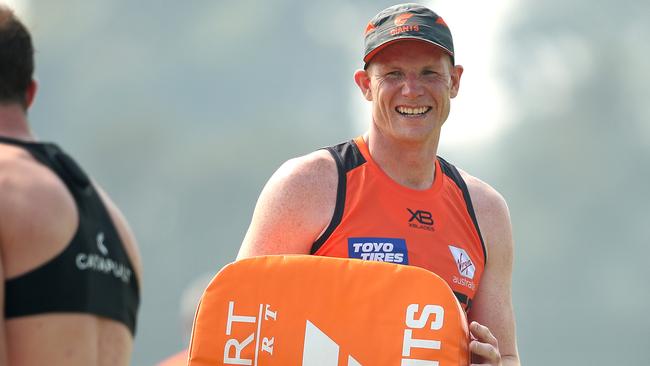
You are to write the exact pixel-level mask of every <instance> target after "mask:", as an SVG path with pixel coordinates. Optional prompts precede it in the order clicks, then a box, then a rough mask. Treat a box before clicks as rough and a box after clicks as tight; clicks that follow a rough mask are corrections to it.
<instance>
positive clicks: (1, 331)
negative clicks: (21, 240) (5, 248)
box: [0, 227, 7, 366]
mask: <svg viewBox="0 0 650 366" xmlns="http://www.w3.org/2000/svg"><path fill="white" fill-rule="evenodd" d="M0 230H2V227H0ZM2 261H3V257H2V242H0V275H2V282H0V311H2V317H0V366H5V365H6V364H7V335H6V330H5V277H4V269H3V266H2Z"/></svg>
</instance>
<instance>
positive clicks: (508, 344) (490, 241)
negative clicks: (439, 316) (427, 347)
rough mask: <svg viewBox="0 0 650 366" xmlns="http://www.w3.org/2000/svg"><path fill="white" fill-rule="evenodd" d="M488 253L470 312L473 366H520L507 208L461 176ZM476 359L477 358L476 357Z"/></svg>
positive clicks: (497, 197) (471, 179)
mask: <svg viewBox="0 0 650 366" xmlns="http://www.w3.org/2000/svg"><path fill="white" fill-rule="evenodd" d="M463 178H465V181H466V182H467V185H468V188H469V190H470V194H471V196H472V201H473V202H472V203H473V205H474V210H475V212H476V216H477V220H478V222H479V227H480V228H481V233H482V235H483V239H484V241H485V246H486V249H487V256H488V259H487V264H486V267H485V271H484V272H483V276H482V278H481V283H480V285H479V288H478V292H477V294H476V297H475V299H474V303H473V305H472V309H471V311H470V313H469V314H468V315H469V320H470V322H471V324H470V332H471V334H472V338H473V339H474V341H472V342H471V344H470V351H471V352H472V354H473V361H474V362H479V361H480V362H483V363H485V364H489V365H504V366H507V365H513V366H514V365H519V364H520V363H519V354H518V351H517V340H516V334H515V317H514V311H513V307H512V291H511V288H512V264H513V239H512V225H511V223H510V214H509V212H508V206H507V205H506V202H505V200H504V199H503V197H502V196H501V195H500V194H499V193H498V192H497V191H496V190H494V189H493V188H492V187H490V186H489V185H487V184H486V183H484V182H482V181H480V180H478V179H476V178H474V177H471V176H469V175H467V174H464V176H463ZM477 356H478V357H477Z"/></svg>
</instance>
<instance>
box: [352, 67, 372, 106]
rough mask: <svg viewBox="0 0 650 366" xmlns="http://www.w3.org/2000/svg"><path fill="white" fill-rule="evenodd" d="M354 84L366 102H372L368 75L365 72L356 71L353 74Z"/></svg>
mask: <svg viewBox="0 0 650 366" xmlns="http://www.w3.org/2000/svg"><path fill="white" fill-rule="evenodd" d="M354 82H355V83H356V84H357V86H358V87H359V89H360V90H361V94H363V97H364V98H366V100H367V101H372V92H371V91H370V75H368V71H366V70H357V71H356V72H355V73H354Z"/></svg>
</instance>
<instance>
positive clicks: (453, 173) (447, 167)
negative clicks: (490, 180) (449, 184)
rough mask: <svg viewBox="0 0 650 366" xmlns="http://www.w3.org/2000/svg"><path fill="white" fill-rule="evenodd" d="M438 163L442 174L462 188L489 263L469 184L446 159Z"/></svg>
mask: <svg viewBox="0 0 650 366" xmlns="http://www.w3.org/2000/svg"><path fill="white" fill-rule="evenodd" d="M438 161H439V162H440V167H441V168H442V172H443V173H444V174H445V175H446V176H448V177H449V178H451V179H452V180H453V181H454V183H456V185H457V186H458V188H460V190H461V191H462V192H463V198H464V199H465V205H467V212H468V213H469V217H470V218H471V219H472V222H473V223H474V227H475V228H476V233H477V234H478V237H479V239H481V247H482V248H483V258H484V259H485V263H487V250H486V249H485V242H483V235H481V229H479V227H478V221H477V220H476V213H474V206H473V205H472V198H471V196H470V194H469V190H468V189H467V184H466V183H465V180H464V179H463V177H461V175H460V172H459V171H458V169H456V167H455V166H453V165H452V164H450V163H449V162H447V161H446V160H445V159H443V158H441V157H439V156H438Z"/></svg>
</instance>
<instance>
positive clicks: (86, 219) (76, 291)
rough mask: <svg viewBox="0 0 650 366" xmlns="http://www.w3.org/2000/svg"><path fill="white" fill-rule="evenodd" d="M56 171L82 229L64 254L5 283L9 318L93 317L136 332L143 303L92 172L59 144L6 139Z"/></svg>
mask: <svg viewBox="0 0 650 366" xmlns="http://www.w3.org/2000/svg"><path fill="white" fill-rule="evenodd" d="M0 143H6V144H11V145H16V146H19V147H21V148H23V149H25V150H27V151H29V152H30V153H31V154H32V155H33V156H34V158H35V159H37V160H38V161H39V162H41V163H42V164H43V165H45V166H47V167H48V168H49V169H51V170H52V171H53V172H54V173H55V174H56V175H57V176H58V177H59V178H60V179H61V180H62V181H63V182H64V183H65V185H66V187H67V188H68V190H69V191H70V193H71V194H72V196H73V197H74V200H75V203H76V206H77V210H78V212H79V227H78V228H77V231H76V233H75V235H74V237H73V238H72V240H71V241H70V244H69V245H68V246H67V247H66V248H65V249H64V250H63V252H61V253H60V254H59V255H58V256H56V257H54V258H53V259H51V260H49V261H48V262H46V263H43V264H42V265H40V266H39V267H37V268H35V269H34V270H32V271H30V272H28V273H25V274H23V275H20V276H18V277H15V278H12V279H9V280H6V281H5V318H15V317H21V316H28V315H35V314H42V313H52V312H73V313H90V314H95V315H99V316H103V317H107V318H110V319H113V320H116V321H119V322H122V323H124V324H125V325H126V326H127V327H128V328H129V330H130V331H131V333H132V334H135V324H136V316H137V310H138V305H139V302H140V295H139V288H138V283H137V280H136V278H135V274H134V272H133V265H132V263H131V261H130V260H129V257H128V256H127V254H126V251H125V249H124V245H123V243H122V241H121V240H120V237H119V235H118V234H117V230H116V229H115V225H114V224H113V221H112V220H111V218H110V215H109V213H108V211H107V210H106V207H105V206H104V204H103V202H102V200H101V198H100V197H99V195H98V193H97V191H96V190H95V188H94V187H93V185H92V184H91V182H90V180H89V179H88V177H87V176H86V174H85V173H84V172H83V170H81V168H80V167H79V166H78V165H77V164H76V163H75V161H74V160H73V159H72V158H71V157H70V156H68V155H67V154H66V153H65V152H63V150H61V149H60V148H59V147H58V146H56V145H55V144H51V143H35V142H24V141H19V140H14V139H10V138H6V137H1V136H0Z"/></svg>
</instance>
